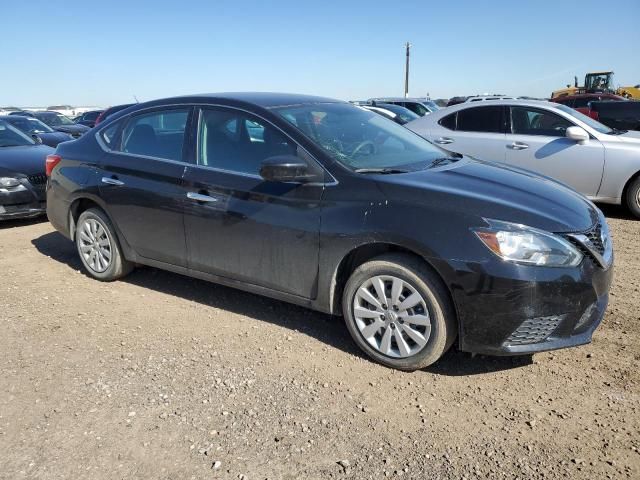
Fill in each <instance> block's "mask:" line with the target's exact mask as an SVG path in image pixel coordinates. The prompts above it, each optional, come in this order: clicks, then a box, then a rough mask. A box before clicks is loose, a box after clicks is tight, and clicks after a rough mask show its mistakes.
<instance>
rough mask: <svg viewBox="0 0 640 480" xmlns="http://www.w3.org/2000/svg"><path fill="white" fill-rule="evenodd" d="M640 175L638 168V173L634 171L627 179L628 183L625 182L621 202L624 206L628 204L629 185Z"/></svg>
mask: <svg viewBox="0 0 640 480" xmlns="http://www.w3.org/2000/svg"><path fill="white" fill-rule="evenodd" d="M638 177H640V170H638V171H637V172H636V173H634V174H633V175H631V176H630V177H629V179H628V180H627V181H626V183H625V184H624V187H623V188H622V195H621V197H620V203H621V204H622V205H623V206H625V207H626V206H627V205H626V201H627V192H628V191H629V187H630V186H631V184H632V183H633V182H634V181H635V180H636V179H637V178H638Z"/></svg>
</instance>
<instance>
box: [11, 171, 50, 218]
mask: <svg viewBox="0 0 640 480" xmlns="http://www.w3.org/2000/svg"><path fill="white" fill-rule="evenodd" d="M21 182H22V183H21V184H20V185H19V186H18V187H12V188H0V220H9V219H13V218H30V217H37V216H39V215H44V214H45V213H46V202H45V195H44V185H42V186H41V185H33V184H32V183H30V182H29V180H28V179H27V178H23V179H21Z"/></svg>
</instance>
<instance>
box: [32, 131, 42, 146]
mask: <svg viewBox="0 0 640 480" xmlns="http://www.w3.org/2000/svg"><path fill="white" fill-rule="evenodd" d="M31 138H33V141H34V142H36V143H37V144H38V145H41V144H42V139H41V138H40V137H39V136H38V135H36V134H35V133H34V134H33V135H31Z"/></svg>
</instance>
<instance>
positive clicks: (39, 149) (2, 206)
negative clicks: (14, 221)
mask: <svg viewBox="0 0 640 480" xmlns="http://www.w3.org/2000/svg"><path fill="white" fill-rule="evenodd" d="M51 153H53V149H52V148H51V147H47V146H46V145H40V144H38V143H36V142H35V141H34V140H33V139H32V138H31V137H30V136H29V135H27V134H25V133H23V132H21V131H20V130H19V129H17V128H15V127H14V126H12V125H11V124H9V123H8V122H6V121H4V120H2V119H0V220H7V219H11V218H28V217H35V216H38V215H42V214H44V213H45V200H46V197H45V185H46V181H47V177H46V175H45V159H46V157H47V155H49V154H51Z"/></svg>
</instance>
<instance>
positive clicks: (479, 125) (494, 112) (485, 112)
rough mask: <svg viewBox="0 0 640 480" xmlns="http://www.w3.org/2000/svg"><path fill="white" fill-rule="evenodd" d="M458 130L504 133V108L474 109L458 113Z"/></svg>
mask: <svg viewBox="0 0 640 480" xmlns="http://www.w3.org/2000/svg"><path fill="white" fill-rule="evenodd" d="M457 130H459V131H463V132H491V133H502V130H503V129H502V107H474V108H467V109H465V110H460V111H458V119H457Z"/></svg>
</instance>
